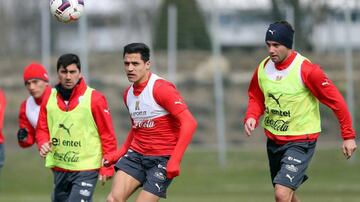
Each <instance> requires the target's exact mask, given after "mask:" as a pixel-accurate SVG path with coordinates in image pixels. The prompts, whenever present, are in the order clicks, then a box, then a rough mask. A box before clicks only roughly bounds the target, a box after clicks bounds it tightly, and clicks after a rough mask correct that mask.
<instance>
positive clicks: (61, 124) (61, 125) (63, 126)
mask: <svg viewBox="0 0 360 202" xmlns="http://www.w3.org/2000/svg"><path fill="white" fill-rule="evenodd" d="M73 125H74V124H71V125H70V127H69V128H67V127H66V126H65V125H64V124H63V123H60V124H59V128H62V129H64V130H65V131H66V132H67V134H68V135H69V136H71V134H70V128H71V127H72V126H73Z"/></svg>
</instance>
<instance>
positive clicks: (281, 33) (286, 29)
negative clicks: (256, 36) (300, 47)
mask: <svg viewBox="0 0 360 202" xmlns="http://www.w3.org/2000/svg"><path fill="white" fill-rule="evenodd" d="M293 38H294V30H293V29H292V28H291V26H289V25H286V24H284V23H281V22H275V23H273V24H270V26H269V28H268V29H267V31H266V37H265V41H276V42H278V43H280V44H282V45H284V46H286V47H287V48H289V49H291V48H292V44H293Z"/></svg>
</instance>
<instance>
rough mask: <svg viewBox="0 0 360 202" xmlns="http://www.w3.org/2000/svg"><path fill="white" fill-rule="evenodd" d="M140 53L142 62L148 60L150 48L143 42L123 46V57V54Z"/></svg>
mask: <svg viewBox="0 0 360 202" xmlns="http://www.w3.org/2000/svg"><path fill="white" fill-rule="evenodd" d="M131 53H140V55H141V59H142V60H143V61H144V62H147V61H149V60H150V48H149V47H148V46H147V45H146V44H144V43H130V44H128V45H126V46H125V47H124V52H123V58H124V56H125V54H131Z"/></svg>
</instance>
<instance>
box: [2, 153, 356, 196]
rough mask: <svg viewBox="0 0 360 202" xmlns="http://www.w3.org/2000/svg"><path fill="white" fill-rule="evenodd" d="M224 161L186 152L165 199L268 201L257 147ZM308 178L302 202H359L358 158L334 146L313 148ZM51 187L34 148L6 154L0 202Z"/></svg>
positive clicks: (101, 192) (101, 189) (100, 190)
mask: <svg viewBox="0 0 360 202" xmlns="http://www.w3.org/2000/svg"><path fill="white" fill-rule="evenodd" d="M227 162H228V165H227V166H226V168H220V167H219V166H218V164H217V155H216V153H215V152H208V151H203V150H202V151H198V150H193V149H190V151H188V152H187V154H186V156H185V157H184V159H183V163H182V173H181V176H180V177H178V178H176V180H175V181H174V182H173V184H172V185H171V186H170V189H169V191H168V199H166V200H165V201H170V202H219V201H220V202H238V201H245V202H257V201H259V202H260V201H261V202H264V201H273V195H272V194H273V193H272V186H271V183H270V180H269V174H268V167H267V159H266V154H265V151H264V149H263V148H259V149H239V150H237V151H231V152H228V158H227ZM308 174H309V176H310V179H309V181H307V182H306V183H305V184H304V185H303V186H302V187H301V188H300V189H299V190H298V195H299V196H300V198H301V199H302V201H303V202H307V201H310V202H313V201H315V202H317V201H319V202H342V201H344V202H345V201H346V202H355V201H360V160H359V159H358V158H356V156H355V159H354V160H352V161H346V160H345V159H344V158H343V156H342V154H341V153H340V150H339V149H337V148H336V149H318V150H317V152H316V153H315V156H314V158H313V161H312V163H311V165H310V169H309V172H308ZM110 186H111V183H108V184H107V185H105V186H101V185H98V186H97V191H96V193H95V197H94V198H95V200H94V201H95V202H97V201H105V197H106V195H107V193H108V192H109V190H110ZM51 189H52V174H51V172H50V170H48V169H46V168H44V167H43V162H42V159H40V157H38V156H37V155H36V151H35V150H34V149H30V150H21V149H12V150H10V149H9V151H7V160H6V166H5V167H4V168H3V170H2V173H1V178H0V201H1V202H43V201H44V202H45V201H50V199H49V198H50V193H51ZM129 201H134V199H133V198H132V199H131V200H129Z"/></svg>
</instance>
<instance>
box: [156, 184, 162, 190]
mask: <svg viewBox="0 0 360 202" xmlns="http://www.w3.org/2000/svg"><path fill="white" fill-rule="evenodd" d="M155 186H156V187H157V188H158V192H160V191H161V186H160V185H159V184H158V183H155Z"/></svg>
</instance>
